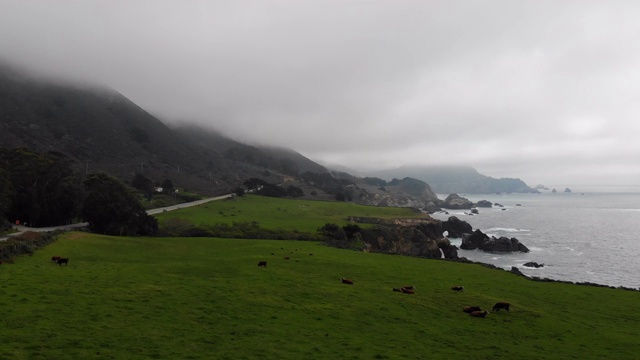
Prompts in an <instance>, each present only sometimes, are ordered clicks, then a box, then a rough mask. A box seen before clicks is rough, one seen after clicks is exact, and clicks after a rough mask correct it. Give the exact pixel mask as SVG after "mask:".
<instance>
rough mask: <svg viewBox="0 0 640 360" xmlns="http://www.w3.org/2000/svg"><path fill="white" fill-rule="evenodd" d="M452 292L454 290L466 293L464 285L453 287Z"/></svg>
mask: <svg viewBox="0 0 640 360" xmlns="http://www.w3.org/2000/svg"><path fill="white" fill-rule="evenodd" d="M451 290H454V291H464V286H462V285H456V286H452V287H451Z"/></svg>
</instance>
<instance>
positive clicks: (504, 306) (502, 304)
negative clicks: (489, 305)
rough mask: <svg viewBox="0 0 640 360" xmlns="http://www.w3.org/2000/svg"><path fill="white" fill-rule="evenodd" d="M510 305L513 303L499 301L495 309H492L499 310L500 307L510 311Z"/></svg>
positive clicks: (494, 306)
mask: <svg viewBox="0 0 640 360" xmlns="http://www.w3.org/2000/svg"><path fill="white" fill-rule="evenodd" d="M509 306H511V304H509V303H508V302H497V303H496V304H495V305H493V309H491V311H498V310H500V309H505V310H507V311H509Z"/></svg>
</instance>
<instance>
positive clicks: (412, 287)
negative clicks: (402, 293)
mask: <svg viewBox="0 0 640 360" xmlns="http://www.w3.org/2000/svg"><path fill="white" fill-rule="evenodd" d="M402 288H403V289H407V290H415V289H416V287H415V286H413V285H409V286H403V287H402Z"/></svg>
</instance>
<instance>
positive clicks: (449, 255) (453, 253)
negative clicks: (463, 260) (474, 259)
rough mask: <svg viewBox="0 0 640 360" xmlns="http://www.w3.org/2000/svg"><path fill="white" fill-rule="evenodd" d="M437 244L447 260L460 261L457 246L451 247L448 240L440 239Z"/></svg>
mask: <svg viewBox="0 0 640 360" xmlns="http://www.w3.org/2000/svg"><path fill="white" fill-rule="evenodd" d="M436 243H437V244H438V248H440V250H441V251H442V255H443V256H444V258H445V259H454V260H455V259H458V248H457V247H456V246H455V245H451V242H450V241H449V239H448V238H446V237H445V238H442V239H438V240H436Z"/></svg>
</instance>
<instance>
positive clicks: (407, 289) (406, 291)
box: [402, 287, 415, 295]
mask: <svg viewBox="0 0 640 360" xmlns="http://www.w3.org/2000/svg"><path fill="white" fill-rule="evenodd" d="M402 293H403V294H411V295H413V294H415V292H414V291H413V289H409V288H406V287H403V288H402Z"/></svg>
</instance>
